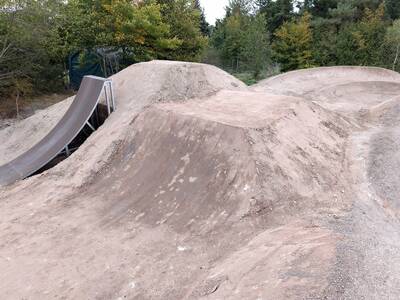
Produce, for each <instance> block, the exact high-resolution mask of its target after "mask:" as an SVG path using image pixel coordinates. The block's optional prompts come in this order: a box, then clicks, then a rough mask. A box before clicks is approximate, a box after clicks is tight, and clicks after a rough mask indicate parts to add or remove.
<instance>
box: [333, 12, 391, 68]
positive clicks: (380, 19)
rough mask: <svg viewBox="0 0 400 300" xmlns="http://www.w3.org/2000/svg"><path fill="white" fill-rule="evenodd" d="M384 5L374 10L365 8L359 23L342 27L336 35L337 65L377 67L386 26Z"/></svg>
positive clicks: (379, 61)
mask: <svg viewBox="0 0 400 300" xmlns="http://www.w3.org/2000/svg"><path fill="white" fill-rule="evenodd" d="M384 13H385V11H384V5H383V4H382V5H380V6H379V7H378V8H377V9H376V10H371V9H369V8H366V9H365V10H364V14H363V17H362V19H361V21H359V22H357V23H353V24H349V25H347V26H346V27H344V28H343V29H342V30H341V31H340V32H339V35H338V41H337V57H338V63H339V64H347V65H370V66H379V65H380V64H381V62H382V60H381V59H382V44H383V42H384V37H385V31H386V25H385V22H384Z"/></svg>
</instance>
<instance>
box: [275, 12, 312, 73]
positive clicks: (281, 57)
mask: <svg viewBox="0 0 400 300" xmlns="http://www.w3.org/2000/svg"><path fill="white" fill-rule="evenodd" d="M310 20H311V15H310V14H309V13H305V14H304V15H303V16H302V17H301V18H300V19H299V20H295V21H291V22H285V23H284V24H283V25H282V26H281V27H280V28H279V29H278V30H277V32H276V33H275V38H276V40H275V41H274V43H273V45H272V49H273V56H274V58H275V59H276V60H277V61H278V62H279V63H280V64H281V68H282V71H285V72H286V71H290V70H295V69H303V68H309V67H312V66H314V61H313V53H312V32H311V28H310Z"/></svg>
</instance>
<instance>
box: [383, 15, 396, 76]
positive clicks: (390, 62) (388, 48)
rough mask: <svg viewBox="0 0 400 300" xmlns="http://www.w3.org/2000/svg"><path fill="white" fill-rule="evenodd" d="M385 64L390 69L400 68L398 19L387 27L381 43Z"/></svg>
mask: <svg viewBox="0 0 400 300" xmlns="http://www.w3.org/2000/svg"><path fill="white" fill-rule="evenodd" d="M382 48H383V53H384V55H383V57H384V61H385V66H386V67H387V68H391V69H392V70H397V71H399V70H400V66H399V57H400V19H399V20H396V21H394V22H393V25H391V26H390V27H388V28H387V30H386V34H385V40H384V44H383V47H382Z"/></svg>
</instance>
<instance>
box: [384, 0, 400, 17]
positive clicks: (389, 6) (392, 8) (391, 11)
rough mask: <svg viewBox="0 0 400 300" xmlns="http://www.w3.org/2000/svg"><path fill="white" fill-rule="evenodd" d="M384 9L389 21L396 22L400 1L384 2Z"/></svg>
mask: <svg viewBox="0 0 400 300" xmlns="http://www.w3.org/2000/svg"><path fill="white" fill-rule="evenodd" d="M385 9H386V13H387V15H388V16H389V18H390V19H392V20H396V19H398V18H399V17H400V1H398V0H385Z"/></svg>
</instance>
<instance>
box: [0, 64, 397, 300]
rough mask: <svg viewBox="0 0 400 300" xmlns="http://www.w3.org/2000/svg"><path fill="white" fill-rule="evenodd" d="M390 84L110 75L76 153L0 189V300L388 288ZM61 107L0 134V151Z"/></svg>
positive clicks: (320, 293) (13, 146)
mask: <svg viewBox="0 0 400 300" xmlns="http://www.w3.org/2000/svg"><path fill="white" fill-rule="evenodd" d="M399 79H400V75H398V74H397V73H394V72H391V71H387V70H382V69H377V68H355V67H337V68H320V69H311V70H304V71H296V72H290V73H287V74H284V75H279V76H277V77H274V78H272V79H268V80H266V81H263V82H261V83H259V84H258V85H257V86H255V87H252V88H250V89H249V88H247V87H246V86H245V85H244V84H243V83H241V82H240V81H238V80H236V79H235V78H233V77H232V76H230V75H228V74H226V73H225V72H223V71H221V70H219V69H217V68H215V67H211V66H207V65H201V64H189V63H178V62H159V61H155V62H150V63H144V64H138V65H134V66H132V67H130V68H128V69H126V70H124V71H122V72H120V73H119V74H117V75H115V76H114V77H113V81H114V86H115V90H116V94H117V111H116V112H115V113H113V114H112V115H111V116H110V118H108V119H107V120H106V122H105V124H104V125H103V126H102V127H101V128H100V129H99V130H97V131H96V132H95V133H94V134H93V135H92V136H90V137H89V139H88V140H87V141H86V142H85V143H84V144H83V145H82V146H81V147H80V148H79V150H78V151H76V152H75V153H74V154H73V155H72V156H71V157H70V158H68V159H67V160H64V161H63V162H61V163H60V164H59V165H57V166H55V167H54V168H52V169H50V170H48V171H46V172H44V173H42V174H40V175H37V176H34V177H31V178H28V179H26V180H24V181H21V182H19V183H16V184H14V185H12V186H7V187H2V188H1V187H0V269H1V270H2V272H1V273H0V279H1V280H0V296H1V297H0V298H2V299H397V298H399V297H400V284H399V283H400V280H399V279H400V271H399V270H400V251H399V250H398V249H400V248H399V246H400V236H399V235H400V230H399V221H398V212H399V204H398V203H397V202H398V198H399V197H398V196H399V191H400V184H399V182H400V181H399V179H400V178H399V175H398V172H396V170H398V166H399V165H400V163H399V159H400V156H399V154H398V153H399V147H400V144H399V142H398V140H399V137H400V131H399V130H400V127H399V126H400V117H399V113H398V112H400V109H399V107H400V105H399V103H400V102H399V101H400V100H399V101H397V99H400V98H396V95H398V91H399V92H400V85H399V82H400V80H399ZM366 82H368V83H366ZM68 101H71V100H67V101H65V102H63V103H60V104H59V105H58V106H53V107H51V108H49V109H47V110H44V111H42V112H40V113H38V114H35V115H34V116H32V117H31V118H28V119H26V120H24V121H22V122H18V123H16V124H13V125H11V126H9V127H8V128H7V129H3V130H0V139H1V141H2V143H0V146H1V147H3V148H1V149H0V150H1V152H0V153H2V155H1V156H0V158H1V160H0V162H6V161H8V160H10V159H12V158H13V157H15V155H18V153H20V152H23V151H24V149H28V148H29V147H30V146H31V145H32V144H33V143H35V141H36V142H37V141H38V140H40V138H41V137H43V136H44V135H45V134H46V132H48V130H49V129H51V126H52V125H51V122H57V120H58V119H59V118H60V117H61V115H62V111H63V110H65V109H66V108H67V107H68V103H69V102H68ZM45 118H48V119H49V120H51V122H44V121H43V120H44V119H45ZM31 124H36V125H37V127H36V130H33V131H32V132H31V133H29V132H28V133H27V132H26V130H27V129H28V128H29V126H31ZM41 124H43V126H41ZM44 124H46V125H44ZM4 137H8V138H7V140H6V139H5V138H4ZM11 137H12V138H11ZM24 140H26V142H24ZM18 151H20V152H18ZM3 153H4V154H3Z"/></svg>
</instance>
